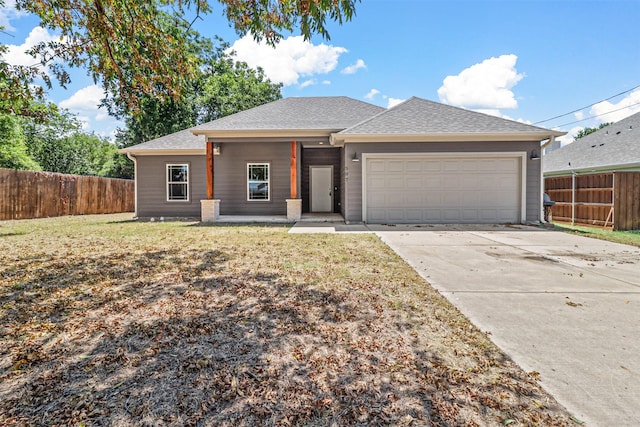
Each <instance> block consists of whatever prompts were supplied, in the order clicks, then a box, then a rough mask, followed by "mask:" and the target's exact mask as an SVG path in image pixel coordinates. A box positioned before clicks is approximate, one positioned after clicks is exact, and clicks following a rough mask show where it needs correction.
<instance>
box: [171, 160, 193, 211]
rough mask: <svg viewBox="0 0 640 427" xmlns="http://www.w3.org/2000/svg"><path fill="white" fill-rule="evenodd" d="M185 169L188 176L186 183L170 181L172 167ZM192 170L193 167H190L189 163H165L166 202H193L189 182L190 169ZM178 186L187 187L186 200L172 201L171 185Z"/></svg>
mask: <svg viewBox="0 0 640 427" xmlns="http://www.w3.org/2000/svg"><path fill="white" fill-rule="evenodd" d="M175 166H178V167H184V168H185V172H186V173H185V176H186V181H170V178H171V174H170V172H169V171H170V170H171V167H175ZM190 168H191V165H189V163H165V172H166V175H165V184H166V186H165V192H166V201H167V202H169V203H175V202H189V201H190V200H191V197H190V193H189V190H190V182H189V169H190ZM176 184H181V185H185V186H186V187H185V196H186V198H185V199H172V198H171V192H170V191H169V188H171V185H176Z"/></svg>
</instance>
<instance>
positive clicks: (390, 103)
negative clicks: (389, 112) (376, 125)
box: [387, 98, 405, 108]
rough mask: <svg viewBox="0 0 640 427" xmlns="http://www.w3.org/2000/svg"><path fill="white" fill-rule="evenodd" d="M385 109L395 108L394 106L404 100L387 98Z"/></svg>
mask: <svg viewBox="0 0 640 427" xmlns="http://www.w3.org/2000/svg"><path fill="white" fill-rule="evenodd" d="M387 101H388V102H387V108H391V107H395V106H396V105H398V104H400V103H401V102H404V101H405V100H404V99H397V98H388V99H387Z"/></svg>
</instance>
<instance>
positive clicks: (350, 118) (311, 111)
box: [191, 96, 384, 136]
mask: <svg viewBox="0 0 640 427" xmlns="http://www.w3.org/2000/svg"><path fill="white" fill-rule="evenodd" d="M381 111H384V108H382V107H379V106H377V105H373V104H369V103H366V102H362V101H358V100H355V99H352V98H348V97H346V96H331V97H305V98H285V99H280V100H278V101H274V102H270V103H268V104H264V105H260V106H258V107H255V108H251V109H249V110H246V111H242V112H240V113H236V114H232V115H230V116H226V117H222V118H220V119H218V120H213V121H211V122H208V123H204V124H201V125H199V126H196V127H194V128H192V129H191V131H192V132H194V133H195V134H203V135H207V136H214V135H219V134H226V133H227V132H228V131H232V132H234V133H237V132H246V131H279V132H280V131H290V130H307V131H318V130H321V131H325V132H324V133H326V134H327V135H328V134H329V133H331V132H336V131H339V130H342V129H346V128H348V127H349V126H353V125H354V124H356V123H358V122H360V121H362V120H364V119H366V118H369V117H371V116H373V115H375V114H377V113H379V112H381ZM225 131H226V132H225Z"/></svg>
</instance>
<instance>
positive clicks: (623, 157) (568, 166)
mask: <svg viewBox="0 0 640 427" xmlns="http://www.w3.org/2000/svg"><path fill="white" fill-rule="evenodd" d="M624 167H640V113H636V114H634V115H632V116H630V117H627V118H626V119H623V120H620V121H619V122H617V123H614V124H611V125H609V126H606V127H604V128H602V129H600V130H598V131H596V132H594V133H591V134H589V135H587V136H584V137H582V138H580V139H578V140H577V141H575V142H572V143H571V144H568V145H565V146H564V147H562V148H558V149H557V150H554V151H552V152H550V153H549V154H546V155H545V156H544V160H543V171H544V173H558V172H564V171H566V172H570V171H572V170H573V171H578V170H585V169H586V170H588V169H593V170H603V169H621V168H624Z"/></svg>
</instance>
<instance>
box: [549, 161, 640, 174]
mask: <svg viewBox="0 0 640 427" xmlns="http://www.w3.org/2000/svg"><path fill="white" fill-rule="evenodd" d="M629 169H632V171H633V170H636V169H640V162H636V163H623V164H618V165H607V166H592V167H583V168H569V169H562V170H555V171H548V172H544V173H543V175H544V176H565V175H571V173H575V174H585V173H599V172H616V171H617V172H627V171H628V170H629ZM632 171H630V172H632Z"/></svg>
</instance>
